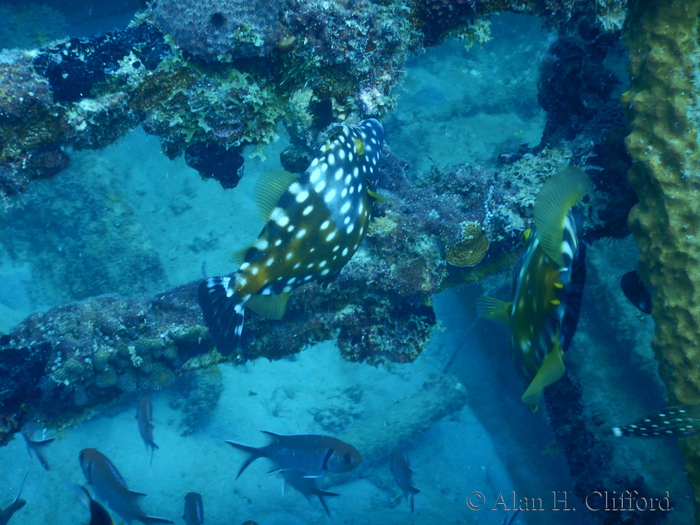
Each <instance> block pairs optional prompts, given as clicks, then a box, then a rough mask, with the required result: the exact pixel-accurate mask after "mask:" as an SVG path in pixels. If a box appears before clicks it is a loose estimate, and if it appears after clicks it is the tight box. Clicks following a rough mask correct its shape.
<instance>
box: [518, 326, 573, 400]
mask: <svg viewBox="0 0 700 525" xmlns="http://www.w3.org/2000/svg"><path fill="white" fill-rule="evenodd" d="M563 357H564V352H563V351H562V349H561V347H560V346H559V333H558V332H557V336H556V342H555V343H554V348H552V351H551V352H549V353H548V354H547V357H545V359H544V362H543V363H542V366H540V369H539V370H538V371H537V375H535V377H534V378H533V379H532V381H531V382H530V384H529V385H528V387H527V390H525V393H524V394H523V397H522V398H521V399H522V401H523V403H525V404H527V405H529V406H530V409H531V410H532V411H533V412H535V411H536V410H537V404H538V403H539V401H541V397H542V391H543V390H544V389H545V388H546V387H548V386H549V385H551V384H552V383H554V382H556V381H558V380H559V379H561V377H562V376H563V375H564V373H565V372H566V369H565V367H564V361H563V360H562V358H563Z"/></svg>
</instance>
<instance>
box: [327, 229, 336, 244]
mask: <svg viewBox="0 0 700 525" xmlns="http://www.w3.org/2000/svg"><path fill="white" fill-rule="evenodd" d="M337 233H338V232H337V230H333V231H332V232H331V233H329V234H328V235H326V242H330V241H332V240H333V239H334V238H335V236H336V234H337Z"/></svg>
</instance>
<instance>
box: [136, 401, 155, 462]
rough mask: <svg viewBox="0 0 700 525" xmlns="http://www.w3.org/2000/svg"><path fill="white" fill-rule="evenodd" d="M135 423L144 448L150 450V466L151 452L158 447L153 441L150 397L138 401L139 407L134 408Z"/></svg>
mask: <svg viewBox="0 0 700 525" xmlns="http://www.w3.org/2000/svg"><path fill="white" fill-rule="evenodd" d="M136 421H137V422H138V427H139V434H141V439H143V442H144V443H145V444H146V447H150V448H151V461H150V463H149V465H152V464H153V452H154V451H155V449H157V448H159V447H158V445H156V444H155V442H154V441H153V428H154V426H153V403H152V402H151V398H150V397H142V398H141V399H140V400H139V405H138V407H137V408H136Z"/></svg>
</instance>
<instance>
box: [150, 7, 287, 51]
mask: <svg viewBox="0 0 700 525" xmlns="http://www.w3.org/2000/svg"><path fill="white" fill-rule="evenodd" d="M280 7H281V6H280V2H279V1H276V0H223V1H222V0H194V1H193V0H157V1H155V2H153V3H152V4H151V5H150V9H151V12H152V13H153V16H154V17H155V19H156V21H157V22H158V23H159V24H160V25H161V26H162V27H163V29H164V30H165V31H166V32H168V33H169V34H171V35H172V36H173V37H174V38H175V41H176V42H177V44H178V45H179V46H180V47H181V48H182V49H184V50H185V51H187V52H189V53H192V54H193V55H196V56H198V57H200V58H203V59H205V60H209V61H216V60H219V61H231V60H236V59H240V58H251V57H262V56H265V55H268V54H269V53H270V52H271V51H272V50H273V49H275V48H277V47H280V46H283V45H284V39H285V38H288V37H289V33H288V32H287V31H285V29H284V26H283V25H282V24H281V23H280Z"/></svg>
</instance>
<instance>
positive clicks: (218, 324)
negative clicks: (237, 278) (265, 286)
mask: <svg viewBox="0 0 700 525" xmlns="http://www.w3.org/2000/svg"><path fill="white" fill-rule="evenodd" d="M232 279H233V277H230V276H223V277H209V278H208V279H204V280H203V281H202V282H201V283H200V285H199V288H198V289H197V295H198V299H199V306H200V307H201V308H202V313H203V314H204V320H205V322H206V324H207V327H208V328H209V332H210V333H211V337H212V339H213V340H214V342H215V343H216V348H217V350H218V351H219V353H221V354H222V355H226V356H227V355H231V354H232V353H233V352H234V351H235V350H236V348H238V344H239V343H240V340H241V332H242V331H243V319H244V310H243V303H244V301H243V299H241V297H240V296H239V294H238V293H236V291H235V290H234V289H233V282H232Z"/></svg>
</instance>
